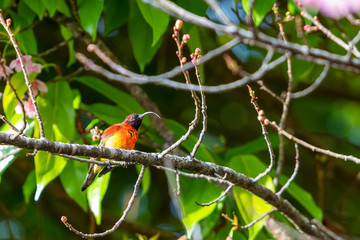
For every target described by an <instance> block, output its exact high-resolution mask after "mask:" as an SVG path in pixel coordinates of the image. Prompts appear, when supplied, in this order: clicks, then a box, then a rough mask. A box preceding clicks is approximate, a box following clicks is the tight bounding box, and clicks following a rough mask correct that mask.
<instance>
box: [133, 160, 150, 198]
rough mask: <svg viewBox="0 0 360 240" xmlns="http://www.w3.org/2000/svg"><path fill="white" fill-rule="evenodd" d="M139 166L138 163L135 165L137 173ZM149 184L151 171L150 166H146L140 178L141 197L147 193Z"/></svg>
mask: <svg viewBox="0 0 360 240" xmlns="http://www.w3.org/2000/svg"><path fill="white" fill-rule="evenodd" d="M141 167H142V166H140V165H136V171H137V172H138V173H140V170H141ZM150 186H151V172H150V168H146V169H145V172H144V177H143V179H142V180H141V198H142V197H144V196H145V195H146V194H147V193H148V191H149V189H150Z"/></svg>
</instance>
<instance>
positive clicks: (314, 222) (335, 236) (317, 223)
mask: <svg viewBox="0 0 360 240" xmlns="http://www.w3.org/2000/svg"><path fill="white" fill-rule="evenodd" d="M311 224H313V225H315V226H316V227H317V228H319V229H320V230H321V231H322V232H323V233H325V234H326V235H328V236H329V237H331V238H332V239H334V240H343V238H342V237H340V236H338V235H336V234H335V233H334V232H332V231H330V230H329V229H327V228H326V227H325V226H324V225H323V224H322V223H321V222H319V220H317V219H316V218H314V219H311Z"/></svg>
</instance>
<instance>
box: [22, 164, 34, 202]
mask: <svg viewBox="0 0 360 240" xmlns="http://www.w3.org/2000/svg"><path fill="white" fill-rule="evenodd" d="M35 188H36V176H35V171H34V170H32V171H31V172H30V173H29V174H28V176H27V177H26V180H25V183H24V185H23V186H22V191H23V195H24V201H25V203H26V204H29V203H30V198H31V195H32V194H33V192H34V191H35Z"/></svg>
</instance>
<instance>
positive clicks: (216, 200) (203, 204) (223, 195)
mask: <svg viewBox="0 0 360 240" xmlns="http://www.w3.org/2000/svg"><path fill="white" fill-rule="evenodd" d="M233 186H234V184H230V185H229V186H228V187H227V189H226V190H225V191H224V192H223V193H221V194H220V196H219V197H218V198H216V199H215V200H213V201H211V202H209V203H198V202H195V203H196V205H198V206H202V207H205V206H210V205H212V204H214V203H217V202H218V201H220V200H221V199H222V198H223V197H225V196H226V194H228V192H229V191H230V190H231V189H232V187H233Z"/></svg>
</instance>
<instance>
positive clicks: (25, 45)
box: [16, 29, 38, 54]
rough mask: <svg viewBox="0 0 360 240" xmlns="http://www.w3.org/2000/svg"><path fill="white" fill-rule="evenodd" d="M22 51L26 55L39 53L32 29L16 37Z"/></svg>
mask: <svg viewBox="0 0 360 240" xmlns="http://www.w3.org/2000/svg"><path fill="white" fill-rule="evenodd" d="M16 39H17V41H18V44H19V47H20V50H21V51H22V52H23V53H25V54H36V53H38V49H37V43H36V37H35V34H34V31H33V30H32V29H30V30H27V31H25V32H22V33H20V34H18V35H17V36H16Z"/></svg>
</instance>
